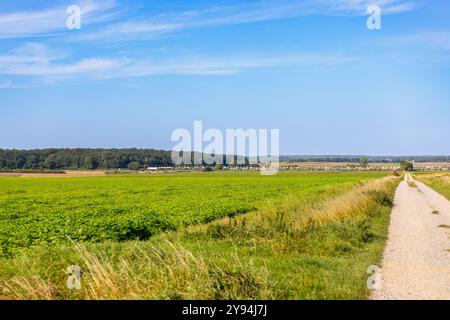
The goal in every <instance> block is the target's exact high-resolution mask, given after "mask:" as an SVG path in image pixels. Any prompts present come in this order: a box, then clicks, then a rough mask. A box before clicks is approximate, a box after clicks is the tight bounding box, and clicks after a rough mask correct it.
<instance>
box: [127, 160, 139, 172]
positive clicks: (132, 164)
mask: <svg viewBox="0 0 450 320" xmlns="http://www.w3.org/2000/svg"><path fill="white" fill-rule="evenodd" d="M140 168H141V165H140V163H139V162H136V161H133V162H130V163H129V164H128V170H136V171H137V170H139V169H140Z"/></svg>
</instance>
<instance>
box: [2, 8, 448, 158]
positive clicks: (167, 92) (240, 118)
mask: <svg viewBox="0 0 450 320" xmlns="http://www.w3.org/2000/svg"><path fill="white" fill-rule="evenodd" d="M73 4H76V5H79V7H80V8H81V11H82V15H81V24H82V25H81V29H80V30H69V29H67V27H66V20H67V18H68V16H69V15H68V14H67V13H66V8H67V7H68V6H70V5H73ZM371 4H376V5H379V6H380V7H381V10H382V11H381V13H382V16H381V18H382V29H381V30H369V29H368V28H367V27H366V20H367V17H368V15H367V13H366V9H367V7H368V6H369V5H371ZM449 12H450V2H449V1H447V0H433V1H425V0H423V1H421V0H379V1H376V0H371V1H367V0H304V1H301V0H298V1H284V0H278V1H270V0H267V1H254V0H252V1H206V0H200V1H199V0H196V1H170V0H165V1H160V0H158V1H156V0H155V1H135V0H133V1H131V0H130V1H119V0H117V1H114V0H90V1H89V0H87V1H74V0H70V1H45V2H44V1H33V2H32V1H26V0H14V1H12V0H4V1H2V2H1V3H0V112H1V113H0V114H1V117H0V137H1V140H0V148H44V147H105V148H109V147H143V148H147V147H148V148H162V149H171V148H172V147H173V145H174V143H173V142H171V141H170V135H171V133H172V131H173V130H175V129H177V128H188V129H191V128H192V126H193V122H194V120H202V121H203V123H204V126H205V127H206V128H219V129H223V130H224V129H226V128H244V129H246V128H267V129H270V128H277V129H280V148H281V153H282V154H368V155H380V154H391V155H399V154H411V155H414V154H450V144H449V143H448V141H449V140H450V126H449V125H448V122H449V119H450V90H449V87H450V86H449V84H450V16H449Z"/></svg>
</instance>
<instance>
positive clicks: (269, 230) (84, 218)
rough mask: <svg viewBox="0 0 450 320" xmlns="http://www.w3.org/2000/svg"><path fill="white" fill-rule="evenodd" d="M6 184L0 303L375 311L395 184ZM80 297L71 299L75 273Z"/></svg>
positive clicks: (186, 177)
mask: <svg viewBox="0 0 450 320" xmlns="http://www.w3.org/2000/svg"><path fill="white" fill-rule="evenodd" d="M388 176H389V174H388V173H386V172H341V173H332V172H322V173H317V172H310V173H281V174H278V175H275V176H260V175H259V174H258V173H256V172H255V173H252V172H248V173H239V172H229V173H225V172H212V173H185V174H149V175H143V174H141V175H125V176H122V175H120V176H114V175H112V176H104V177H87V178H20V177H4V178H0V298H13V299H16V298H20V299H23V298H25V299H28V298H33V299H35V298H37V299H79V298H81V299H105V298H106V299H128V298H130V299H136V298H139V299H185V298H186V299H189V298H190V299H225V298H226V299H231V298H236V299H254V298H265V299H267V298H268V299H271V298H282V299H292V298H295V299H296V298H302V299H303V298H306V299H317V298H356V299H360V298H366V297H367V294H368V293H367V290H366V288H365V285H366V278H367V274H366V269H367V267H368V266H369V265H371V264H375V263H378V262H379V259H380V257H381V253H382V250H383V246H384V241H385V236H386V230H387V224H388V221H389V219H388V217H389V212H390V210H391V206H392V197H393V194H394V190H395V188H396V186H397V184H398V181H399V179H398V177H394V176H390V177H388ZM73 264H77V265H79V266H80V267H81V268H82V270H83V281H84V286H83V288H82V289H81V290H78V291H77V290H75V291H73V290H72V291H71V290H68V289H67V288H66V286H65V281H66V278H67V274H66V271H65V270H66V268H67V266H69V265H73Z"/></svg>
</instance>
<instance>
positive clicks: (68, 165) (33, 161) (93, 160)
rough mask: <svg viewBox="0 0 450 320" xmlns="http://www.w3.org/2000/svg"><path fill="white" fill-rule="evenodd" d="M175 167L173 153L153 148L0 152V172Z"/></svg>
mask: <svg viewBox="0 0 450 320" xmlns="http://www.w3.org/2000/svg"><path fill="white" fill-rule="evenodd" d="M131 163H132V164H133V166H134V167H136V166H137V164H138V165H139V167H142V168H144V167H148V166H172V165H173V163H172V160H171V156H170V151H163V150H154V149H39V150H4V149H0V169H11V170H17V169H49V170H55V169H88V170H93V169H120V168H123V169H126V168H128V167H129V165H130V164H131Z"/></svg>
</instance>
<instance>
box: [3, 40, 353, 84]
mask: <svg viewBox="0 0 450 320" xmlns="http://www.w3.org/2000/svg"><path fill="white" fill-rule="evenodd" d="M350 61H354V60H353V59H351V58H348V57H345V56H340V55H330V54H307V53H291V54H286V53H284V54H272V55H269V54H266V55H259V56H214V57H210V56H189V57H187V56H185V57H178V58H177V59H175V58H173V59H168V58H161V59H159V60H157V61H155V60H149V59H147V58H134V59H129V58H126V57H119V58H116V57H113V58H111V57H87V58H82V59H78V60H76V61H72V60H71V57H70V55H69V54H65V53H55V52H52V51H51V50H49V49H48V48H47V47H46V46H43V45H40V44H36V43H28V44H26V45H24V46H23V47H20V48H17V49H15V50H13V51H12V52H10V53H8V54H5V55H0V76H1V77H2V78H7V77H15V78H16V79H17V80H19V82H22V83H23V82H29V83H34V82H36V79H40V80H42V81H46V82H60V81H65V80H79V81H86V80H87V81H89V80H99V79H101V80H105V79H115V78H138V77H149V76H155V75H229V74H235V73H239V72H245V71H249V70H255V69H269V68H285V67H289V68H300V69H308V70H313V69H323V68H332V67H335V66H338V65H342V64H345V63H347V62H350ZM2 84H3V85H2V87H10V86H11V85H12V83H10V82H4V83H2Z"/></svg>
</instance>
